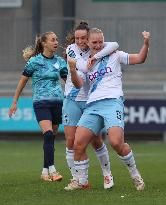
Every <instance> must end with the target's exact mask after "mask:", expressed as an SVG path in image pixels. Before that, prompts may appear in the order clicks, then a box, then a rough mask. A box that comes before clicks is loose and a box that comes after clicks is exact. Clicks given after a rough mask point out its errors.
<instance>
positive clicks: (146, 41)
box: [142, 31, 150, 44]
mask: <svg viewBox="0 0 166 205" xmlns="http://www.w3.org/2000/svg"><path fill="white" fill-rule="evenodd" d="M142 35H143V38H144V43H145V44H148V43H149V40H150V32H147V31H143V32H142Z"/></svg>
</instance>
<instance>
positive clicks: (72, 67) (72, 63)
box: [67, 57, 76, 72]
mask: <svg viewBox="0 0 166 205" xmlns="http://www.w3.org/2000/svg"><path fill="white" fill-rule="evenodd" d="M67 62H68V65H69V68H70V71H71V72H72V71H76V60H75V59H73V58H71V57H68V58H67Z"/></svg>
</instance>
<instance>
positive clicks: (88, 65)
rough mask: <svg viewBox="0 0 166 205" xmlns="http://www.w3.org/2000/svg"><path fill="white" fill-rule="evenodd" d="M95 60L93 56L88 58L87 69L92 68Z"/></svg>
mask: <svg viewBox="0 0 166 205" xmlns="http://www.w3.org/2000/svg"><path fill="white" fill-rule="evenodd" d="M95 61H96V58H94V57H91V58H89V59H88V63H87V68H88V70H90V69H91V68H92V66H93V65H94V63H95Z"/></svg>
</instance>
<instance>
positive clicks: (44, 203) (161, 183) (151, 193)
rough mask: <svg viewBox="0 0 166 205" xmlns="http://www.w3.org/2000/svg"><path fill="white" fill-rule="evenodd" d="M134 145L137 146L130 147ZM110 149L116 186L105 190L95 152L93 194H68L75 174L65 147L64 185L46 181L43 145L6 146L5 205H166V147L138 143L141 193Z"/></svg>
mask: <svg viewBox="0 0 166 205" xmlns="http://www.w3.org/2000/svg"><path fill="white" fill-rule="evenodd" d="M130 144H131V143H130ZM107 147H109V151H110V159H111V166H112V173H113V175H114V180H115V186H114V187H113V188H112V189H111V190H104V188H103V177H102V174H101V168H100V165H99V162H98V160H97V158H96V156H95V154H94V151H93V150H92V149H91V147H89V149H88V154H89V157H90V169H89V181H90V183H91V184H92V189H90V190H77V191H68V192H67V191H65V190H64V187H65V186H66V185H67V184H68V182H69V179H70V172H69V170H68V168H67V164H66V159H65V143H64V142H57V143H56V145H55V148H56V150H55V160H56V168H57V170H58V171H59V172H60V173H61V174H62V175H63V180H62V181H61V182H51V183H50V182H43V181H41V180H40V174H41V169H42V154H43V153H42V142H41V141H17V142H16V141H0V205H61V204H62V205H70V204H71V205H76V204H77V205H88V204H90V205H99V204H103V205H107V204H108V205H111V204H112V205H165V204H166V144H164V143H158V142H157V143H147V142H142V143H132V144H131V147H132V149H133V152H134V154H135V159H136V162H137V166H138V168H139V170H140V172H141V174H142V177H143V178H144V181H145V183H146V189H145V190H144V191H142V192H139V191H136V190H135V188H134V186H133V184H132V181H131V180H130V177H129V174H128V171H127V169H126V168H125V166H124V165H123V164H122V163H121V161H120V160H119V159H118V157H117V155H116V154H115V152H114V151H113V150H112V149H111V148H110V146H107Z"/></svg>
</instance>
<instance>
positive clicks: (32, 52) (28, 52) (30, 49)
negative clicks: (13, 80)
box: [22, 46, 35, 61]
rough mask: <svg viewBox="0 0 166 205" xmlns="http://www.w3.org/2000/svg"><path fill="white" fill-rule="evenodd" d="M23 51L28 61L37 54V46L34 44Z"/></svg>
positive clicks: (24, 57)
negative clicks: (34, 46)
mask: <svg viewBox="0 0 166 205" xmlns="http://www.w3.org/2000/svg"><path fill="white" fill-rule="evenodd" d="M22 52H23V54H22V56H23V59H24V60H25V61H28V60H29V59H30V58H31V57H32V56H35V48H33V47H32V46H28V47H26V48H25V49H24V50H23V51H22Z"/></svg>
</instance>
